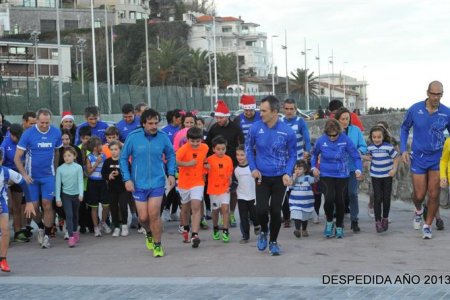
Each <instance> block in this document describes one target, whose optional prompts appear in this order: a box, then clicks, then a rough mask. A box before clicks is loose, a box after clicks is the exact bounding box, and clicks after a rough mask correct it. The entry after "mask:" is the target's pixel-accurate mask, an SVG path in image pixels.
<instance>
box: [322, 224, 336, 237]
mask: <svg viewBox="0 0 450 300" xmlns="http://www.w3.org/2000/svg"><path fill="white" fill-rule="evenodd" d="M333 229H334V223H333V222H327V223H326V224H325V230H324V231H323V235H324V236H325V237H327V238H330V237H332V236H333Z"/></svg>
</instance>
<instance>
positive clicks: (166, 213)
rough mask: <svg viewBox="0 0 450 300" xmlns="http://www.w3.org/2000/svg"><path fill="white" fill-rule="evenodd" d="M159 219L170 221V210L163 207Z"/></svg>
mask: <svg viewBox="0 0 450 300" xmlns="http://www.w3.org/2000/svg"><path fill="white" fill-rule="evenodd" d="M161 220H163V221H164V222H170V221H172V219H171V218H170V211H169V210H168V209H164V211H163V213H162V215H161Z"/></svg>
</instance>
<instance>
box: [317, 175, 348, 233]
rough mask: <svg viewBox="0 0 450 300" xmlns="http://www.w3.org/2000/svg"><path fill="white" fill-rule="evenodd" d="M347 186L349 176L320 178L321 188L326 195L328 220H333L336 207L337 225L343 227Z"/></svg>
mask: <svg viewBox="0 0 450 300" xmlns="http://www.w3.org/2000/svg"><path fill="white" fill-rule="evenodd" d="M347 186H348V178H335V177H321V178H320V188H321V189H322V192H323V193H324V195H325V204H324V208H325V215H326V216H327V222H333V214H334V209H335V207H336V227H343V225H344V194H345V191H346V190H347Z"/></svg>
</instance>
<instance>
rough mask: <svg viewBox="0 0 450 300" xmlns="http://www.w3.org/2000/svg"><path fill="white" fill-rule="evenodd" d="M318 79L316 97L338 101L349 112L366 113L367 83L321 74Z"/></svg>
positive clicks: (346, 77) (340, 75) (346, 76)
mask: <svg viewBox="0 0 450 300" xmlns="http://www.w3.org/2000/svg"><path fill="white" fill-rule="evenodd" d="M318 79H319V84H320V90H319V93H318V96H322V97H327V98H328V99H329V100H333V99H339V100H341V101H342V102H343V103H344V106H345V107H347V108H348V109H349V110H351V111H353V110H354V109H359V110H361V111H362V112H366V111H367V81H365V80H362V81H359V80H357V79H356V78H353V77H350V76H348V75H343V74H323V75H320V77H319V78H318ZM316 80H317V79H316Z"/></svg>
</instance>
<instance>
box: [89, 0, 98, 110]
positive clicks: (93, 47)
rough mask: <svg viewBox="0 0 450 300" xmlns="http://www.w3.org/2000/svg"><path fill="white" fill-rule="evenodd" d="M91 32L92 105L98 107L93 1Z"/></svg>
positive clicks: (92, 6) (92, 5) (92, 3)
mask: <svg viewBox="0 0 450 300" xmlns="http://www.w3.org/2000/svg"><path fill="white" fill-rule="evenodd" d="M91 32H92V66H93V71H94V75H93V76H94V104H95V105H96V106H98V91H97V54H96V52H95V20H94V0H91Z"/></svg>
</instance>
